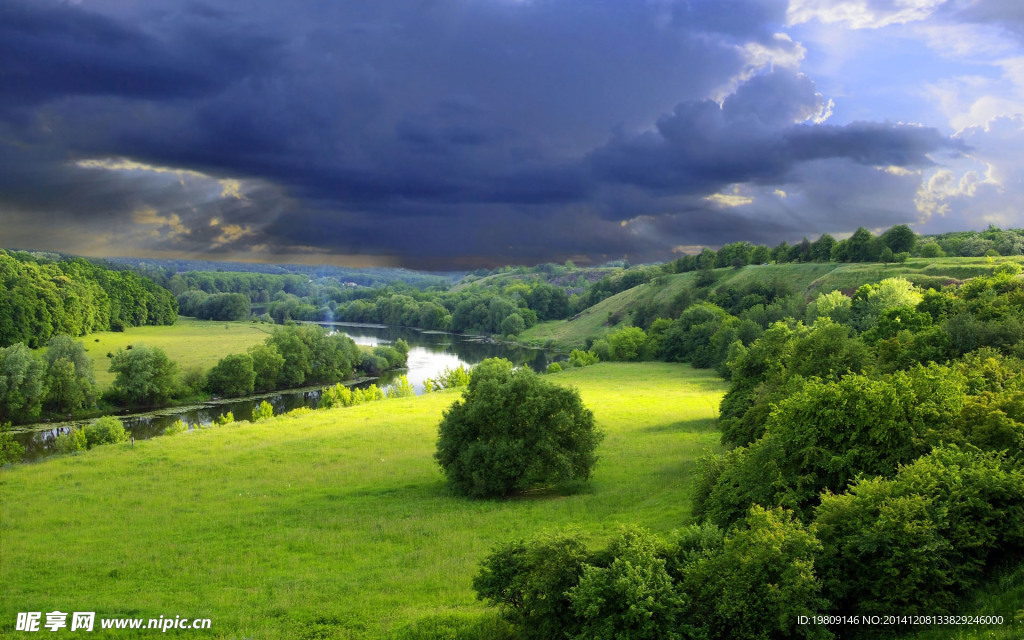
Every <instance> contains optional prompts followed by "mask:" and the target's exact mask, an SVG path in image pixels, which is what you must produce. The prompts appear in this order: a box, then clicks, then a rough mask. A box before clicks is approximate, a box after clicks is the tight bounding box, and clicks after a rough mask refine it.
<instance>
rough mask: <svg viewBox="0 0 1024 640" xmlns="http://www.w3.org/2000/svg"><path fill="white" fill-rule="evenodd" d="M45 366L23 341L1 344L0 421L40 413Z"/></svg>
mask: <svg viewBox="0 0 1024 640" xmlns="http://www.w3.org/2000/svg"><path fill="white" fill-rule="evenodd" d="M44 373H45V368H44V366H43V363H42V362H41V361H39V360H38V359H37V358H35V357H34V356H33V354H32V351H31V350H30V349H29V348H28V347H26V346H25V345H24V344H15V345H14V346H11V347H7V348H5V349H4V348H0V424H3V423H4V422H7V421H9V420H10V421H16V422H28V421H30V420H32V419H33V418H36V417H38V416H39V412H40V409H41V408H42V403H43V392H44V391H45V389H46V386H45V381H44V379H43V377H44Z"/></svg>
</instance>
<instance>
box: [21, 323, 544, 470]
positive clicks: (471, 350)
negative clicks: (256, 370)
mask: <svg viewBox="0 0 1024 640" xmlns="http://www.w3.org/2000/svg"><path fill="white" fill-rule="evenodd" d="M321 326H323V327H325V328H327V329H328V330H330V331H338V332H342V333H345V334H346V335H348V336H349V337H351V338H352V339H353V340H354V341H355V342H356V344H360V345H367V346H378V345H382V344H392V343H394V342H395V341H396V340H398V339H399V338H401V339H403V340H405V341H406V342H407V343H409V347H410V349H409V362H408V368H407V369H402V370H398V371H389V372H386V373H385V374H384V375H383V376H382V377H381V378H380V379H379V380H373V381H367V382H364V383H362V384H361V385H356V386H369V385H370V384H377V386H385V385H387V384H389V383H390V382H391V381H392V380H394V379H395V378H397V377H398V376H400V375H406V376H408V378H409V382H410V383H411V384H412V385H413V388H414V389H415V391H416V393H417V395H418V394H421V393H423V381H424V380H426V379H427V378H433V377H436V376H437V374H439V373H441V372H442V371H444V369H445V368H455V367H458V366H460V365H464V366H471V365H474V364H477V363H479V362H481V361H482V360H485V359H487V358H495V357H500V358H507V359H509V360H511V361H512V363H513V364H515V365H516V366H523V365H525V366H528V367H530V368H532V369H534V370H535V371H544V370H545V369H547V366H548V365H549V364H550V363H551V362H554V361H556V360H562V359H564V356H561V355H559V354H557V353H555V352H552V351H545V350H542V349H528V348H526V347H520V346H514V345H505V344H499V343H496V342H493V341H491V340H489V339H486V338H480V337H476V336H462V335H453V334H447V333H439V332H431V331H417V330H415V329H404V328H395V327H387V326H383V325H367V324H355V323H344V322H338V323H321ZM263 401H266V402H269V403H270V404H272V405H273V406H274V414H275V415H277V414H280V413H284V412H286V411H291V410H293V409H298V408H299V407H310V408H314V409H315V408H316V406H317V404H318V403H319V401H320V388H319V387H311V388H305V389H293V390H289V391H283V392H278V393H272V394H266V395H262V396H254V397H248V398H241V399H235V400H224V401H216V402H207V403H203V404H199V405H192V406H188V407H174V408H169V409H164V410H161V411H156V412H150V413H145V414H136V415H124V416H119V417H120V418H121V421H122V422H124V426H125V429H126V430H127V431H128V432H129V433H130V434H131V435H132V436H134V437H135V438H136V439H137V440H144V439H147V438H152V437H154V436H157V435H160V434H161V433H163V431H164V429H166V428H167V427H169V426H170V425H172V424H174V422H175V421H176V420H179V419H180V420H182V421H183V422H184V423H185V424H187V425H209V424H211V423H212V422H213V420H214V419H215V418H217V417H218V416H220V415H222V414H224V413H227V412H228V411H230V412H231V413H232V414H233V415H234V417H235V420H249V419H251V418H252V413H253V410H254V409H255V408H256V407H258V406H259V404H260V402H263ZM71 427H72V425H71V424H70V423H61V424H55V425H42V424H39V425H27V426H25V427H18V428H17V429H19V432H18V433H15V438H16V439H17V440H18V441H19V442H20V443H21V444H22V445H24V446H25V460H26V461H30V460H36V459H39V458H42V457H45V456H47V455H50V454H52V453H53V448H54V441H55V440H56V438H57V436H58V435H60V433H64V432H66V431H67V430H69V429H70V428H71Z"/></svg>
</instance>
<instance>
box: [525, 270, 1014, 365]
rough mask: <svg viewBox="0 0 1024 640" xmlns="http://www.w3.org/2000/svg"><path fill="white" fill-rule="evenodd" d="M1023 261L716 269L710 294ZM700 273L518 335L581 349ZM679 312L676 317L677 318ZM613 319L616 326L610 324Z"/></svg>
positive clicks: (819, 286) (921, 278)
mask: <svg viewBox="0 0 1024 640" xmlns="http://www.w3.org/2000/svg"><path fill="white" fill-rule="evenodd" d="M1010 261H1016V262H1019V261H1021V258H1019V257H1017V258H1014V257H1009V258H994V259H993V258H911V259H909V260H907V262H906V263H905V264H879V263H837V262H809V263H786V264H767V265H749V266H746V267H742V268H739V269H734V268H724V269H714V270H713V273H714V277H715V282H714V284H713V285H711V286H710V289H711V290H719V289H723V290H724V289H728V288H729V287H733V288H736V289H742V288H743V287H744V286H746V285H748V284H752V283H758V282H760V283H772V282H782V283H784V284H785V285H786V286H787V287H788V288H789V289H790V290H791V291H792V292H794V293H800V294H803V296H804V297H805V298H807V299H808V300H811V299H813V298H814V297H816V296H817V295H819V294H822V293H828V292H829V291H834V290H836V289H839V290H842V291H843V292H844V293H847V294H852V293H853V292H854V291H856V289H857V288H858V287H859V286H861V285H862V284H867V283H875V282H878V281H880V280H883V279H885V278H893V277H904V278H907V279H908V280H910V281H911V282H914V283H915V284H917V285H919V286H925V287H927V286H941V285H943V284H948V283H951V282H959V281H962V280H965V279H967V278H973V277H975V276H980V275H984V274H987V273H989V272H991V271H992V270H993V269H994V268H995V267H996V266H998V265H999V264H1000V263H1002V262H1010ZM700 275H701V274H700V272H697V271H691V272H688V273H677V274H671V275H663V276H659V277H657V278H655V279H654V280H652V281H651V282H649V283H647V284H642V285H639V286H636V287H633V288H632V289H628V290H626V291H623V292H621V293H618V294H616V295H614V296H611V297H610V298H606V299H605V300H602V301H601V302H599V303H597V304H595V305H593V306H591V307H589V308H587V309H585V310H583V311H582V312H580V313H579V314H577V315H576V316H574V317H573V318H571V319H569V320H558V321H551V322H543V323H539V324H537V325H535V326H533V327H531V328H529V329H527V330H526V331H524V332H523V333H522V334H520V336H519V339H520V340H521V341H522V342H525V343H527V344H537V345H541V344H546V343H548V342H549V341H550V342H552V344H554V345H558V346H561V347H563V348H567V349H568V348H574V347H578V346H582V345H583V344H584V343H585V341H586V340H587V338H596V337H600V336H602V335H604V334H606V333H608V332H610V331H612V330H613V329H614V328H615V327H618V326H622V325H626V324H631V317H632V314H633V313H634V311H635V310H636V309H637V308H639V307H640V306H641V305H651V304H653V305H656V306H657V307H659V308H661V309H671V308H673V303H674V302H675V303H677V304H676V307H677V308H678V306H679V305H678V301H679V300H680V299H689V298H692V297H693V294H694V292H695V291H696V290H697V288H698V286H697V278H698V277H699V276H700ZM678 311H681V309H678V310H677V311H676V312H675V315H678ZM609 319H611V320H612V321H613V322H612V323H611V324H609Z"/></svg>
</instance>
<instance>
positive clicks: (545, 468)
mask: <svg viewBox="0 0 1024 640" xmlns="http://www.w3.org/2000/svg"><path fill="white" fill-rule="evenodd" d="M602 435H603V434H601V433H600V432H599V431H597V430H596V429H595V428H594V414H593V413H591V412H590V410H589V409H587V408H586V407H584V406H583V401H582V400H580V395H579V392H577V391H576V390H575V389H569V388H566V387H560V386H558V385H555V384H551V383H549V382H546V381H545V380H543V379H542V378H541V377H540V376H538V375H537V374H536V373H534V372H533V371H531V370H530V369H529V368H527V367H523V368H521V369H517V370H513V369H512V363H511V362H509V361H508V360H504V359H499V358H491V359H489V360H484V361H483V362H481V363H480V364H479V365H477V367H476V368H474V369H473V374H472V377H471V378H470V381H469V388H468V389H467V391H466V393H465V394H464V395H463V397H462V399H461V400H459V401H456V402H455V403H454V404H453V405H452V406H451V407H450V408H449V409H448V410H447V411H445V412H444V417H443V418H442V420H441V424H440V435H439V437H438V439H437V453H435V454H434V457H435V458H436V459H437V461H438V463H439V464H440V465H441V469H442V471H443V472H444V474H445V476H446V477H447V478H448V482H449V483H450V484H451V486H452V488H453V489H455V491H457V492H458V493H461V494H463V495H467V496H470V497H474V498H485V497H498V496H506V495H509V494H511V493H513V492H516V491H523V490H526V489H531V488H536V487H542V486H550V485H556V484H562V483H567V482H573V481H582V480H587V479H589V478H590V472H591V469H592V468H593V466H594V462H596V461H597V456H596V455H595V453H594V450H595V449H596V448H597V444H598V442H600V440H601V438H602Z"/></svg>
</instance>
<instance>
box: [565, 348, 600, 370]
mask: <svg viewBox="0 0 1024 640" xmlns="http://www.w3.org/2000/svg"><path fill="white" fill-rule="evenodd" d="M599 361H600V358H598V357H597V353H596V352H594V351H582V350H580V349H573V350H572V352H571V353H570V354H569V366H570V367H589V366H590V365H592V364H597V363H598V362H599Z"/></svg>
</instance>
